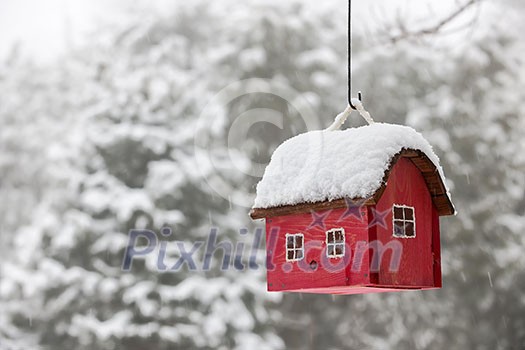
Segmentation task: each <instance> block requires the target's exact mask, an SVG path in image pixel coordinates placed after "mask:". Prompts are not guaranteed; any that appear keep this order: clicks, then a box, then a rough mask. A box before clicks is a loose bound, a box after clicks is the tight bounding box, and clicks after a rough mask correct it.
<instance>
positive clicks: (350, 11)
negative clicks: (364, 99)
mask: <svg viewBox="0 0 525 350" xmlns="http://www.w3.org/2000/svg"><path fill="white" fill-rule="evenodd" d="M348 104H349V105H350V107H352V108H353V109H355V107H354V106H353V105H352V0H348Z"/></svg>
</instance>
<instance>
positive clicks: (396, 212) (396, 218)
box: [392, 204, 416, 238]
mask: <svg viewBox="0 0 525 350" xmlns="http://www.w3.org/2000/svg"><path fill="white" fill-rule="evenodd" d="M392 213H393V215H392V234H393V235H394V237H400V238H413V237H416V214H415V212H414V207H410V206H408V205H399V204H394V205H393V206H392Z"/></svg>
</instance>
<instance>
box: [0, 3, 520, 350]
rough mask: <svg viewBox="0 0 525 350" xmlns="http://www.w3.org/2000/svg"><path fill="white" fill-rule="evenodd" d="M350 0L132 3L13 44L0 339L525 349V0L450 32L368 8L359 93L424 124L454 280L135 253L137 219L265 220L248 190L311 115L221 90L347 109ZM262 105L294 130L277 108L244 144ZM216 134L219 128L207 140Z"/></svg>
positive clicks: (7, 64)
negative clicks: (40, 39) (312, 278)
mask: <svg viewBox="0 0 525 350" xmlns="http://www.w3.org/2000/svg"><path fill="white" fill-rule="evenodd" d="M356 3H357V1H356ZM363 3H365V2H363ZM393 3H395V2H390V6H393V5H392V4H393ZM346 6H347V5H346V2H343V1H335V0H330V1H323V2H320V1H311V0H308V1H299V0H289V1H277V0H270V1H268V0H266V1H263V0H247V1H242V2H239V1H233V0H220V1H213V2H212V1H204V0H197V1H187V2H183V1H179V2H176V3H175V5H174V6H173V9H172V10H170V11H160V12H159V11H148V10H147V9H146V8H144V7H139V8H136V9H134V10H126V13H125V14H124V15H123V14H119V21H115V23H106V24H104V25H101V26H100V28H99V29H98V30H97V31H96V32H95V33H94V34H93V35H92V37H90V40H88V41H87V43H86V44H85V45H83V46H82V47H77V48H75V49H74V50H72V51H71V52H68V53H67V54H64V55H62V56H60V57H59V58H58V59H57V60H56V61H54V62H46V63H38V62H35V61H34V60H33V59H31V57H28V55H25V54H24V52H23V50H17V49H13V50H12V52H11V53H10V55H9V56H7V57H6V58H5V59H3V60H2V61H1V62H0V123H1V124H0V196H1V197H0V198H1V201H0V233H1V236H0V238H1V240H2V241H1V244H0V256H1V257H2V262H1V263H0V349H2V350H4V349H40V348H43V349H64V350H65V349H80V350H82V349H86V350H87V349H137V350H138V349H159V350H161V349H193V348H203V349H206V348H221V349H232V348H235V349H284V348H287V349H474V348H475V349H523V348H525V295H524V293H523V291H522V290H525V254H524V247H525V235H524V231H525V176H524V174H525V104H523V103H522V97H524V100H525V69H524V61H523V60H524V59H523V52H524V48H525V47H524V46H525V45H524V44H525V40H524V39H525V38H524V34H523V33H524V32H523V30H522V29H523V24H522V21H521V18H523V16H524V15H525V8H524V6H523V4H522V3H521V2H519V1H501V2H496V1H492V2H490V1H485V2H482V3H481V4H480V5H476V6H473V7H471V8H469V9H468V12H469V14H465V16H466V17H465V18H466V19H465V20H463V23H459V24H458V25H456V26H454V25H452V24H451V25H450V26H448V25H447V26H445V28H444V29H443V30H439V32H438V33H432V34H429V35H427V34H421V33H420V34H421V35H418V34H417V28H423V29H424V28H426V27H427V25H432V24H434V23H437V22H439V19H440V18H441V14H436V15H435V16H430V17H425V18H424V21H423V20H421V19H419V22H418V21H414V20H413V18H412V17H410V16H404V15H403V13H404V12H400V14H401V15H399V16H384V17H383V16H381V14H379V15H378V16H376V17H374V18H373V17H367V18H364V17H357V16H356V18H354V26H355V31H354V33H355V35H354V38H353V39H354V51H353V52H354V72H353V76H354V80H353V86H354V89H355V91H357V90H362V91H363V92H364V102H365V105H366V106H367V108H368V110H369V111H370V112H371V114H372V115H373V117H374V118H375V120H377V121H384V122H391V123H401V124H407V125H410V126H412V127H414V128H415V129H417V130H418V131H420V132H422V133H423V134H424V136H425V137H426V138H427V139H428V140H429V142H430V143H431V144H432V145H433V146H434V148H435V151H436V153H437V154H438V155H439V157H440V158H441V161H442V165H443V167H444V169H445V173H446V175H447V177H448V180H449V185H450V187H451V188H452V194H453V200H454V201H455V205H456V207H457V210H458V215H457V216H456V217H448V218H445V219H442V225H443V229H442V232H443V233H442V249H443V258H442V261H443V273H444V287H443V289H441V290H436V291H426V292H403V293H394V294H391V293H389V294H382V295H362V296H361V295H356V296H337V297H332V296H325V295H319V296H318V295H301V294H279V293H267V292H266V284H265V271H264V268H262V266H261V268H259V270H244V271H236V270H230V271H220V270H219V269H218V268H217V267H215V268H214V269H212V271H207V272H192V271H187V270H186V269H183V270H182V271H179V272H177V273H160V272H158V271H157V270H156V261H155V259H153V260H151V259H148V260H145V261H142V262H141V261H135V263H134V265H133V269H132V270H131V271H130V272H123V271H121V268H120V266H121V263H122V256H123V252H124V248H125V245H126V244H127V232H128V230H129V229H131V228H150V229H152V230H155V231H156V232H158V231H159V230H160V228H161V227H163V226H169V227H171V228H173V230H174V232H175V235H174V237H172V239H176V240H184V241H187V242H192V241H194V240H196V239H203V238H205V237H206V235H207V234H208V232H209V229H210V228H211V227H218V228H220V238H221V239H224V238H228V237H229V238H230V239H233V240H239V239H241V236H240V235H239V232H238V230H239V229H240V228H244V227H246V228H248V229H249V232H250V233H253V230H254V229H255V228H256V227H262V223H260V222H258V223H253V222H251V221H250V219H249V218H248V215H247V214H248V210H249V208H248V207H246V206H245V205H240V204H239V203H240V202H242V201H240V200H239V201H236V200H232V198H245V197H246V196H249V198H253V195H254V192H255V184H256V183H257V181H258V179H259V178H258V177H257V176H252V175H250V174H249V173H250V169H249V168H250V167H254V168H257V167H259V168H260V165H258V164H257V163H262V164H263V165H264V164H265V163H267V162H268V160H269V157H270V155H271V153H272V151H273V150H274V149H275V147H276V146H277V145H278V144H279V143H281V142H282V141H283V140H285V139H287V138H289V137H291V136H293V135H295V134H297V133H300V132H304V131H306V129H307V127H306V123H305V121H304V120H303V118H302V116H301V115H300V113H299V112H298V109H297V108H294V107H292V106H291V104H290V102H291V101H288V100H286V98H285V97H284V96H279V94H278V93H275V94H271V93H270V94H269V93H245V94H242V93H239V95H238V96H236V98H235V99H233V100H231V101H229V102H228V103H227V104H226V105H224V106H220V105H217V106H214V107H213V108H212V109H208V108H207V107H206V106H207V105H208V103H210V101H212V98H213V97H214V96H215V95H216V94H217V93H218V92H220V91H221V90H222V89H223V88H224V87H226V86H227V85H229V84H231V83H233V82H237V81H240V80H243V79H248V78H261V79H265V82H266V84H268V86H269V88H270V90H271V88H272V86H273V85H272V84H275V85H279V86H281V87H284V88H286V89H289V90H290V91H295V92H297V94H296V98H297V101H303V103H305V102H304V101H306V102H307V104H308V108H309V109H311V110H313V111H314V112H315V115H316V116H317V118H318V120H317V122H318V124H319V127H325V126H328V125H329V124H330V122H331V121H332V119H333V117H334V116H335V115H336V114H337V113H339V112H340V111H342V110H343V109H344V107H345V101H346V53H347V47H346V45H347V36H346ZM356 6H358V5H357V4H356ZM361 6H363V5H361ZM458 6H459V5H458ZM394 7H395V6H394ZM405 10H408V12H407V14H410V7H407V8H405ZM453 10H454V9H453V8H452V9H451V11H453ZM394 13H396V12H394ZM445 17H446V16H445ZM122 18H124V19H122ZM413 28H415V29H416V31H415V33H416V35H411V34H410V33H412V32H411V30H412V29H413ZM297 101H296V102H297ZM256 109H259V110H265V111H274V112H275V113H278V115H280V116H282V118H283V125H282V127H280V126H278V125H273V124H271V123H264V122H260V123H256V124H253V126H252V127H251V128H249V130H248V132H247V134H246V137H245V139H244V140H242V142H238V144H235V145H233V146H232V145H228V142H227V140H228V136H229V132H230V129H231V126H232V123H233V122H234V121H235V120H236V118H237V117H238V116H239V115H240V114H242V113H244V112H246V111H250V110H256ZM208 110H212V111H213V113H209V114H206V112H205V111H208ZM203 111H204V112H203ZM203 113H204V115H203ZM203 118H204V120H205V121H207V124H206V126H207V129H206V128H204V129H206V130H202V128H203V127H202V124H199V120H200V121H202V120H203ZM351 119H352V121H350V122H347V127H349V126H352V125H353V126H355V125H360V124H362V123H361V122H360V120H359V118H357V117H355V116H353V118H351ZM198 131H199V133H198ZM201 131H202V132H206V135H208V136H207V139H206V140H207V141H209V142H200V141H199V140H198V141H197V142H196V141H195V136H196V135H200V132H201ZM210 135H211V136H210ZM199 154H205V155H206V156H208V157H211V158H213V159H215V160H223V161H222V162H219V163H220V164H218V165H217V164H214V165H213V166H211V165H210V166H203V164H201V163H200V161H199V159H200V158H199ZM232 158H234V159H233V160H232ZM235 164H244V168H245V170H244V171H240V170H239V169H238V168H237V166H236V165H235ZM259 170H260V169H259ZM217 177H218V178H220V179H221V181H222V182H216V181H214V179H215V178H217ZM217 183H219V184H221V186H226V187H224V188H226V190H227V191H228V192H229V194H228V196H224V195H223V193H224V188H221V189H218V188H216V186H219V185H216V184H217ZM247 236H248V237H246V238H242V239H243V240H245V241H246V242H247V243H249V242H251V239H250V237H249V236H250V234H248V235H247ZM169 258H171V259H175V258H176V257H175V256H173V257H169ZM259 262H260V264H263V263H264V254H263V253H262V252H261V254H260V255H259ZM217 265H218V264H217Z"/></svg>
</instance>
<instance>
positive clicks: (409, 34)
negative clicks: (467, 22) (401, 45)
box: [388, 0, 482, 44]
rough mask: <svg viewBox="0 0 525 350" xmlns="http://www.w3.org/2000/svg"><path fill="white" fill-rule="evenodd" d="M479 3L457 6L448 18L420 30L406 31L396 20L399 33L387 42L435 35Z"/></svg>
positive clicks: (469, 2)
mask: <svg viewBox="0 0 525 350" xmlns="http://www.w3.org/2000/svg"><path fill="white" fill-rule="evenodd" d="M481 1H482V0H469V1H467V2H466V3H464V4H463V5H461V6H459V7H458V8H457V9H456V10H455V11H453V12H451V13H450V14H449V15H448V16H446V17H444V18H443V19H441V20H440V21H439V22H437V23H436V24H434V25H432V26H430V27H427V28H422V29H419V30H415V31H410V30H408V29H407V28H406V26H405V25H404V23H402V21H399V20H398V22H399V23H398V24H397V26H398V28H399V30H400V33H399V34H397V35H394V36H390V37H389V38H388V40H389V42H391V43H394V44H395V43H397V42H399V41H402V40H407V39H412V38H421V37H424V36H428V35H432V34H437V33H439V32H440V31H441V30H442V29H443V27H445V26H446V25H447V24H449V23H450V22H452V21H454V20H455V19H456V18H457V17H459V16H460V15H461V14H462V13H464V12H466V11H467V10H468V9H469V8H470V7H472V6H474V5H476V4H478V3H480V2H481Z"/></svg>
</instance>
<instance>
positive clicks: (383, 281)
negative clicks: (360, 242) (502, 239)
mask: <svg viewBox="0 0 525 350" xmlns="http://www.w3.org/2000/svg"><path fill="white" fill-rule="evenodd" d="M393 204H402V205H408V206H412V207H414V211H415V217H416V237H415V238H397V237H394V236H393V235H392V226H393V222H392V205H393ZM375 209H376V210H377V211H378V212H385V211H388V215H387V216H386V217H385V224H386V228H385V227H382V226H381V225H375V226H373V227H372V228H371V230H370V241H373V240H374V239H376V238H377V239H378V240H379V241H380V242H381V243H383V244H387V243H388V242H389V241H391V240H396V241H398V242H400V243H401V245H402V249H403V251H402V255H401V260H400V266H399V270H398V271H397V272H396V271H390V269H389V264H390V258H391V252H390V251H389V252H388V253H386V254H385V255H384V256H383V259H382V261H381V268H380V271H379V272H378V273H376V274H373V276H372V282H377V283H379V285H382V286H408V287H430V286H434V278H437V277H438V276H437V270H435V269H434V257H435V256H436V252H437V253H439V233H438V234H437V235H435V236H434V237H435V238H434V239H433V237H432V236H433V235H432V233H433V230H434V231H439V217H437V212H436V211H435V209H434V206H433V204H432V200H431V198H430V194H429V192H428V189H427V186H426V184H425V181H424V179H423V176H422V175H421V173H420V171H419V170H418V169H417V168H416V166H415V165H414V164H412V162H411V161H410V160H408V159H407V158H400V159H399V160H398V161H397V163H396V164H395V165H394V167H393V169H392V171H391V173H390V176H389V178H388V184H387V186H386V189H385V191H384V193H383V195H382V196H381V199H380V200H379V202H378V203H377V205H376V206H375ZM370 210H371V208H370ZM371 219H372V218H369V220H371ZM436 225H437V226H436ZM433 249H434V253H433ZM433 256H434V257H433ZM439 271H440V272H441V269H439ZM439 279H441V278H440V275H439Z"/></svg>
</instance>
